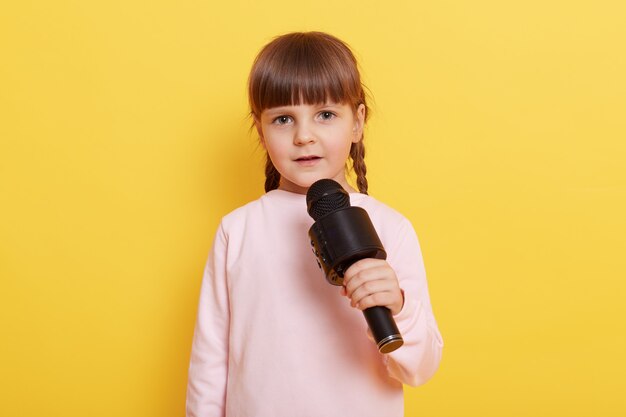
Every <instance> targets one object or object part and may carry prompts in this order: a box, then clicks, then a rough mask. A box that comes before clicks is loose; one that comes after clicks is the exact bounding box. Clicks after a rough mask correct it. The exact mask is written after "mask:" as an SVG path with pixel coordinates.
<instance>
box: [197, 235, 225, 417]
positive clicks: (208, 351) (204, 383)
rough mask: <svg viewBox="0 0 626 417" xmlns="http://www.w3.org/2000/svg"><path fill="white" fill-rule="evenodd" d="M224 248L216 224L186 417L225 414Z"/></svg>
mask: <svg viewBox="0 0 626 417" xmlns="http://www.w3.org/2000/svg"><path fill="white" fill-rule="evenodd" d="M227 244H228V242H227V238H226V236H225V233H224V230H223V226H222V225H221V224H220V227H219V229H218V231H217V233H216V236H215V240H214V242H213V248H212V250H211V252H210V254H209V258H208V260H207V263H206V267H205V270H204V276H203V279H202V286H201V290H200V300H199V303H198V315H197V320H196V327H195V331H194V337H193V343H192V348H191V359H190V365H189V379H188V384H187V417H222V416H224V414H225V411H224V410H225V398H226V384H227V373H228V339H229V335H228V332H229V330H228V329H229V320H230V313H229V300H228V292H227V285H226V253H227V251H226V249H227Z"/></svg>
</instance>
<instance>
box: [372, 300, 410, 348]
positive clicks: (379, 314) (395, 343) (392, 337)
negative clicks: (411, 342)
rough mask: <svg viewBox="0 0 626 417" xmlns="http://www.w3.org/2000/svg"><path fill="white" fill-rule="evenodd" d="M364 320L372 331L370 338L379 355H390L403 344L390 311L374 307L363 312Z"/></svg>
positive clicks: (385, 308)
mask: <svg viewBox="0 0 626 417" xmlns="http://www.w3.org/2000/svg"><path fill="white" fill-rule="evenodd" d="M363 315H364V316H365V320H366V321H367V324H368V325H369V328H370V330H371V331H372V336H374V340H375V341H376V345H377V346H378V351H379V352H380V353H390V352H393V351H394V350H396V349H398V348H399V347H400V346H402V345H403V344H404V340H403V339H402V336H401V335H400V331H399V330H398V326H397V325H396V322H395V320H394V319H393V316H392V315H391V310H389V309H388V308H387V307H382V306H376V307H370V308H366V309H365V310H363Z"/></svg>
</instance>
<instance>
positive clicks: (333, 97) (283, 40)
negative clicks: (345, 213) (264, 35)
mask: <svg viewBox="0 0 626 417" xmlns="http://www.w3.org/2000/svg"><path fill="white" fill-rule="evenodd" d="M248 100H249V102H250V111H251V115H252V116H253V117H254V118H256V119H260V118H261V112H263V110H265V109H269V108H272V107H278V106H287V105H298V104H303V103H304V104H320V103H325V102H327V101H332V102H335V103H347V104H350V105H351V106H352V108H353V111H355V112H356V110H357V108H358V107H359V105H361V104H363V105H364V106H365V120H367V117H368V114H369V108H368V107H367V102H366V97H365V89H364V87H363V85H362V83H361V76H360V74H359V70H358V68H357V61H356V58H355V57H354V54H353V53H352V51H351V50H350V47H349V46H348V45H347V44H345V43H344V42H342V41H341V40H339V39H337V38H336V37H334V36H332V35H329V34H327V33H322V32H294V33H288V34H286V35H282V36H279V37H277V38H275V39H274V40H273V41H272V42H270V43H269V44H267V45H265V47H264V48H263V49H261V51H260V52H259V54H258V55H257V57H256V59H255V61H254V64H253V65H252V70H251V71H250V77H249V79H248ZM350 158H351V159H352V169H353V170H354V172H355V173H356V175H357V187H358V188H359V191H360V192H361V193H364V194H367V178H366V177H365V175H366V173H367V169H366V167H365V147H364V146H363V140H362V138H361V140H360V141H359V142H357V143H353V144H352V146H351V148H350ZM279 183H280V174H279V173H278V171H277V170H276V168H275V167H274V164H272V161H271V160H270V157H269V155H266V163H265V191H266V192H267V191H270V190H274V189H276V188H278V185H279Z"/></svg>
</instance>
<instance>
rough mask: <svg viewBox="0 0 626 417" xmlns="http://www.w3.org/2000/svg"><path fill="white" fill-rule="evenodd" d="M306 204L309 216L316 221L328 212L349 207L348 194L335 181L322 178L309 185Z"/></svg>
mask: <svg viewBox="0 0 626 417" xmlns="http://www.w3.org/2000/svg"><path fill="white" fill-rule="evenodd" d="M306 206H307V212H308V213H309V216H311V217H313V220H315V221H317V219H319V218H321V217H323V216H325V215H327V214H328V213H332V212H333V211H336V210H339V209H342V208H346V207H350V195H348V193H347V192H346V190H344V189H343V187H342V186H341V185H340V184H339V183H338V182H337V181H333V180H331V179H322V180H318V181H316V182H314V183H313V185H311V187H309V190H308V191H307V193H306Z"/></svg>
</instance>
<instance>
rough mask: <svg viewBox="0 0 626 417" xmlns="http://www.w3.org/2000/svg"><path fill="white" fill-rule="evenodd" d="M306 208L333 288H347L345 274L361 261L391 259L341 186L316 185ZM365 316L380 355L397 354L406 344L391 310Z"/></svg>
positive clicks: (368, 312)
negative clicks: (344, 279)
mask: <svg viewBox="0 0 626 417" xmlns="http://www.w3.org/2000/svg"><path fill="white" fill-rule="evenodd" d="M306 204H307V211H308V213H309V215H310V216H311V217H312V218H313V220H315V223H313V226H311V228H310V229H309V237H310V238H311V245H312V246H313V252H314V253H315V256H316V257H317V264H318V266H319V267H320V269H322V270H323V271H324V273H325V275H326V280H327V281H328V282H329V283H330V284H333V285H337V286H339V285H343V275H344V273H345V271H346V270H347V269H348V268H349V267H350V266H351V265H352V264H353V263H355V262H357V261H359V260H361V259H365V258H376V259H386V258H387V252H385V248H383V245H382V243H381V242H380V239H379V238H378V234H377V233H376V230H375V229H374V225H373V224H372V221H371V220H370V217H369V215H368V214H367V211H365V210H364V209H362V208H361V207H352V206H350V196H349V195H348V193H347V192H346V190H344V189H343V187H342V186H341V185H340V184H339V183H337V182H336V181H333V180H330V179H322V180H319V181H316V182H315V183H313V185H311V187H310V188H309V190H308V192H307V194H306ZM363 314H364V315H365V320H367V324H368V325H369V328H370V330H371V331H372V335H373V336H374V340H375V341H376V344H377V346H378V351H379V352H381V353H389V352H393V351H394V350H396V349H398V348H399V347H400V346H402V344H403V343H404V340H402V336H401V335H400V331H399V330H398V326H396V322H395V321H394V320H393V316H392V315H391V311H390V310H389V309H388V308H387V307H382V306H376V307H370V308H366V309H365V310H363Z"/></svg>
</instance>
